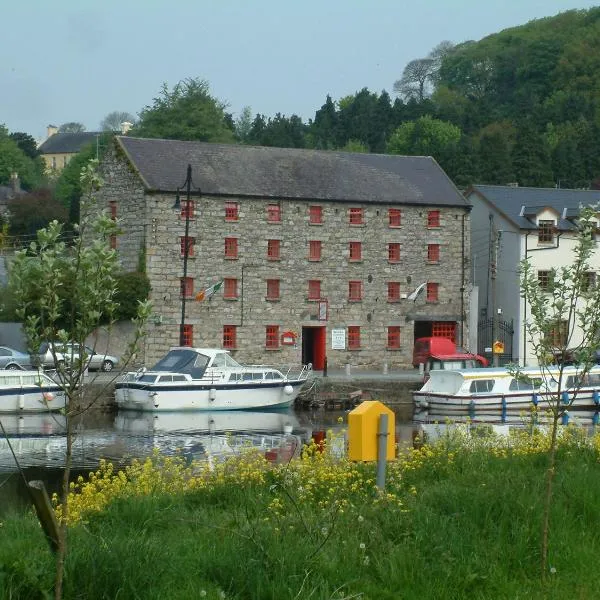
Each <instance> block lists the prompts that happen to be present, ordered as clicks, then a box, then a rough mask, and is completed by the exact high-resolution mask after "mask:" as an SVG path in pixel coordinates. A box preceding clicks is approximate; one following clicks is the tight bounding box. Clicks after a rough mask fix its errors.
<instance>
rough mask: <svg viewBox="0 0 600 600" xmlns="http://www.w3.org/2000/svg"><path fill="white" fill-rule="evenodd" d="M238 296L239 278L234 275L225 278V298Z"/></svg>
mask: <svg viewBox="0 0 600 600" xmlns="http://www.w3.org/2000/svg"><path fill="white" fill-rule="evenodd" d="M237 297H238V280H237V279H235V278H232V277H226V278H225V279H223V298H237Z"/></svg>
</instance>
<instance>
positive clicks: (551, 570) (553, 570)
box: [550, 567, 556, 575]
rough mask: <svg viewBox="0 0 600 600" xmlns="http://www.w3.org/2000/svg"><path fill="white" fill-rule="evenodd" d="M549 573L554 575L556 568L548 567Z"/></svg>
mask: <svg viewBox="0 0 600 600" xmlns="http://www.w3.org/2000/svg"><path fill="white" fill-rule="evenodd" d="M550 573H552V575H554V574H555V573H556V567H550Z"/></svg>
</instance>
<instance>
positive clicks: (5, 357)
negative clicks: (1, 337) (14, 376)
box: [0, 346, 32, 371]
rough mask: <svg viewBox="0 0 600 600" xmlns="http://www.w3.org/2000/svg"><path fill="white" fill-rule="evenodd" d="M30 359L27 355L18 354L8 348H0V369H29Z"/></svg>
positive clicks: (30, 366)
mask: <svg viewBox="0 0 600 600" xmlns="http://www.w3.org/2000/svg"><path fill="white" fill-rule="evenodd" d="M31 368H32V365H31V357H30V356H29V354H25V353H24V352H19V351H18V350H15V349H14V348H9V347H8V346H0V369H21V370H22V371H26V370H28V369H31Z"/></svg>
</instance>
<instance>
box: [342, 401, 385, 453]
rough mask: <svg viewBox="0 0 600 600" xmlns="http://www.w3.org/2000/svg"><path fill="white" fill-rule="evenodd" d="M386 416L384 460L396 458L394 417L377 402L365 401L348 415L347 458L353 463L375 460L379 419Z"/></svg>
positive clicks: (383, 405)
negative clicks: (383, 415) (353, 461)
mask: <svg viewBox="0 0 600 600" xmlns="http://www.w3.org/2000/svg"><path fill="white" fill-rule="evenodd" d="M382 414H386V415H388V419H387V421H388V422H387V434H388V435H387V443H386V451H387V452H386V458H387V460H394V459H395V458H396V415H395V414H394V411H393V410H391V409H389V408H388V407H387V406H386V405H385V404H383V403H382V402H379V401H378V400H367V401H365V402H362V403H361V404H359V405H358V406H357V407H356V408H355V409H354V410H351V411H350V412H349V413H348V458H349V459H350V460H355V461H374V460H377V442H378V437H377V432H378V427H379V417H380V415H382Z"/></svg>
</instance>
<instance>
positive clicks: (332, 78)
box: [0, 0, 595, 138]
mask: <svg viewBox="0 0 600 600" xmlns="http://www.w3.org/2000/svg"><path fill="white" fill-rule="evenodd" d="M594 4H595V3H594V2H586V1H584V0H503V1H500V0H495V1H491V2H489V1H488V2H482V1H481V0H411V1H407V0H369V1H368V0H253V1H252V0H170V1H165V0H96V1H91V0H53V1H52V2H48V1H47V0H19V1H17V0H3V1H2V7H1V10H0V14H1V22H2V34H1V35H0V56H1V57H2V60H1V62H0V124H1V123H4V124H5V125H6V126H7V127H8V129H9V130H10V131H24V132H27V133H29V134H31V135H33V136H34V137H35V138H43V137H45V132H46V126H47V125H48V124H55V125H60V124H62V123H65V122H67V121H79V122H81V123H83V124H84V125H85V126H86V128H87V129H88V130H89V131H93V130H97V129H98V128H99V125H100V121H101V120H102V119H103V118H104V117H105V116H106V115H107V114H108V113H109V112H111V111H114V110H119V111H127V112H130V113H132V114H133V115H134V116H137V114H138V113H139V111H140V110H141V109H142V108H143V107H144V106H146V105H148V104H151V103H152V99H153V98H154V97H156V96H157V95H158V94H159V92H160V88H161V84H162V83H163V82H166V83H167V84H168V85H169V87H171V86H173V85H174V84H175V83H177V82H178V81H179V80H181V79H184V78H187V77H200V78H203V79H206V80H207V81H208V82H209V84H210V87H211V92H212V94H213V95H214V96H216V97H217V98H219V99H220V100H222V101H224V102H227V103H228V104H229V110H230V111H231V112H233V113H234V114H238V113H239V112H240V111H241V109H242V108H243V107H244V106H250V107H251V108H252V112H253V113H257V112H260V113H263V114H265V115H267V116H273V115H274V114H275V113H276V112H281V113H283V114H286V115H291V114H292V113H296V114H298V115H300V116H301V117H302V118H303V119H304V120H307V119H308V118H310V117H313V116H314V113H315V111H316V110H317V109H318V108H320V106H321V105H322V104H323V102H324V100H325V97H326V95H327V94H330V95H331V96H332V98H333V99H334V100H337V99H339V98H341V97H343V96H345V95H347V94H352V93H354V92H356V91H358V90H360V89H361V88H363V87H368V88H369V89H370V90H371V91H375V92H381V90H383V89H386V90H388V92H390V94H392V86H393V83H394V81H395V80H396V79H399V78H400V76H401V74H402V70H403V68H404V66H405V65H406V63H407V62H408V61H410V60H412V59H414V58H420V57H423V56H425V55H426V54H427V53H428V52H429V51H430V50H431V49H432V48H433V47H434V46H435V45H436V44H438V43H439V42H440V41H442V40H450V41H452V42H455V43H458V42H462V41H465V40H469V39H472V40H479V39H481V38H482V37H485V36H486V35H489V34H490V33H494V32H497V31H500V30H501V29H505V28H507V27H512V26H515V25H520V24H523V23H525V22H527V21H529V20H531V19H535V18H540V17H545V16H551V15H555V14H557V13H559V12H561V11H564V10H569V9H573V8H589V7H591V6H593V5H594Z"/></svg>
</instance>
